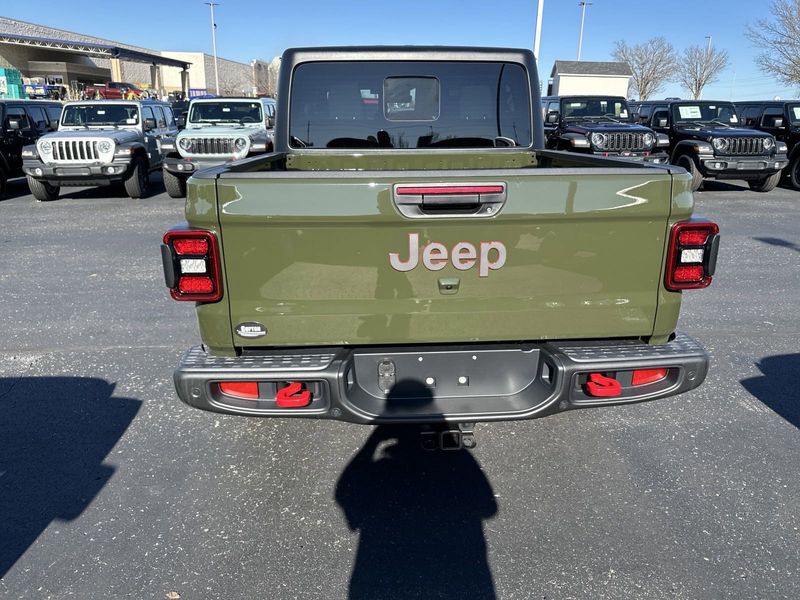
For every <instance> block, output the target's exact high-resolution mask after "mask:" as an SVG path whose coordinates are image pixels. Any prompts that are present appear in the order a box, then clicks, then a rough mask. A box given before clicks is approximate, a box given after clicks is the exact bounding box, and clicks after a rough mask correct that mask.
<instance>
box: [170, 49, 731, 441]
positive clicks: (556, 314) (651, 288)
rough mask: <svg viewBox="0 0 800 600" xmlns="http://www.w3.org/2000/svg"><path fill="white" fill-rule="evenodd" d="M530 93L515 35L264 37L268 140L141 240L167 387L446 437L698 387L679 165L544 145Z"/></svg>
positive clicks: (712, 250) (710, 267) (195, 186)
mask: <svg viewBox="0 0 800 600" xmlns="http://www.w3.org/2000/svg"><path fill="white" fill-rule="evenodd" d="M538 90H539V83H538V80H537V76H536V68H535V64H534V61H533V56H532V53H531V52H529V51H526V50H513V49H486V48H441V47H427V48H425V47H422V48H416V47H377V48H375V47H373V48H359V47H350V48H329V49H324V48H305V49H294V50H287V51H286V52H285V53H284V55H283V61H282V67H281V74H280V81H279V96H278V98H279V100H278V101H279V106H278V110H277V122H276V128H275V137H274V144H275V151H274V152H273V153H270V154H266V155H263V156H258V157H254V158H250V159H245V160H242V161H237V162H233V163H228V164H226V165H224V166H220V167H217V168H212V169H207V170H203V171H199V172H197V173H196V174H194V175H193V176H192V178H191V179H190V180H189V182H188V195H187V201H186V220H187V222H186V223H185V224H182V225H180V226H177V227H175V228H173V229H172V230H170V231H169V232H167V234H166V235H165V236H164V244H163V246H162V259H163V263H164V271H165V278H166V283H167V286H168V288H169V289H170V292H171V296H172V297H173V298H174V299H175V300H186V301H192V302H196V312H197V317H198V321H199V327H200V333H201V337H202V345H198V346H196V347H194V348H191V349H190V350H188V351H187V352H186V353H185V354H184V356H183V358H182V359H181V361H180V365H179V366H178V368H177V370H176V372H175V385H176V388H177V392H178V395H179V396H180V398H181V399H182V400H183V401H184V402H186V403H188V404H190V405H192V406H195V407H198V408H202V409H206V410H212V411H219V412H225V413H234V414H240V415H252V416H268V417H279V416H280V417H315V418H327V419H338V420H344V421H350V422H357V423H374V424H377V423H436V422H438V423H440V424H443V426H444V427H452V431H455V432H458V431H459V429H457V428H456V427H455V425H457V424H459V425H461V430H464V431H466V428H467V427H468V425H464V424H470V423H474V422H477V421H497V420H509V419H528V418H534V417H540V416H544V415H548V414H551V413H554V412H557V411H561V410H567V409H572V408H578V407H588V406H599V405H607V404H615V403H627V402H636V401H641V400H649V399H655V398H661V397H664V396H669V395H674V394H679V393H682V392H686V391H687V390H690V389H692V388H695V387H697V386H698V385H700V384H701V383H702V381H703V379H704V378H705V376H706V371H707V368H708V356H707V354H706V352H705V350H704V349H703V347H702V346H701V345H700V344H699V343H697V342H696V341H694V340H693V339H692V338H690V337H689V336H687V335H685V334H682V333H676V324H677V321H678V313H679V309H680V305H681V293H682V290H684V289H688V288H701V287H705V286H707V285H708V284H709V283H710V282H711V277H712V275H713V273H714V268H715V263H716V255H717V250H718V244H719V230H718V227H717V226H716V225H715V224H714V223H712V222H710V221H707V220H703V219H698V218H694V217H692V208H693V198H692V192H691V189H690V187H691V177H690V176H689V175H687V174H686V172H685V171H684V170H683V169H681V168H679V167H673V166H669V165H663V166H653V165H645V164H639V163H631V162H628V161H624V160H619V159H612V158H604V157H594V156H582V155H576V154H571V153H567V152H561V151H555V150H544V149H543V148H544V140H543V127H542V117H541V114H542V113H541V110H539V108H538V107H539V105H540V98H539V91H538ZM447 424H450V425H447Z"/></svg>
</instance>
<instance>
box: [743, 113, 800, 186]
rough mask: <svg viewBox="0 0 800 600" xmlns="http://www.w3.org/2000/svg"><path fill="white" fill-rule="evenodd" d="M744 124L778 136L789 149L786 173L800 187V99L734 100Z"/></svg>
mask: <svg viewBox="0 0 800 600" xmlns="http://www.w3.org/2000/svg"><path fill="white" fill-rule="evenodd" d="M734 104H735V105H736V111H737V112H738V113H739V118H740V119H741V121H742V125H743V126H744V127H749V128H752V129H758V130H759V131H764V132H766V133H769V134H771V135H773V136H775V139H776V140H777V141H778V142H783V143H784V144H786V147H787V148H788V154H789V166H788V167H787V168H786V169H784V171H783V174H784V175H785V176H786V177H787V178H788V179H789V182H790V183H791V185H792V187H793V188H794V189H796V190H800V101H798V100H791V101H788V102H787V101H782V100H763V101H757V100H753V101H747V102H735V103H734Z"/></svg>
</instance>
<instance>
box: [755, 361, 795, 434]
mask: <svg viewBox="0 0 800 600" xmlns="http://www.w3.org/2000/svg"><path fill="white" fill-rule="evenodd" d="M756 366H757V367H758V368H759V369H761V372H762V373H763V375H761V376H759V377H750V378H749V379H743V380H742V382H741V383H742V386H744V389H746V390H747V391H748V392H750V393H751V394H752V395H753V396H755V397H756V398H758V399H759V400H760V401H761V402H763V403H764V404H765V405H766V406H768V407H769V408H771V409H772V410H773V411H775V412H776V413H778V414H779V415H780V416H782V417H783V418H784V419H786V420H787V421H788V422H789V423H791V424H792V425H794V426H795V427H798V428H800V394H798V391H797V381H798V379H797V377H798V376H797V374H798V373H800V354H779V355H776V356H768V357H766V358H764V359H762V360H761V361H759V362H758V363H756Z"/></svg>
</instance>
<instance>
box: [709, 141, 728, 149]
mask: <svg viewBox="0 0 800 600" xmlns="http://www.w3.org/2000/svg"><path fill="white" fill-rule="evenodd" d="M711 145H712V146H714V150H717V151H718V152H724V151H725V150H727V149H728V140H726V139H725V138H714V139H713V140H711Z"/></svg>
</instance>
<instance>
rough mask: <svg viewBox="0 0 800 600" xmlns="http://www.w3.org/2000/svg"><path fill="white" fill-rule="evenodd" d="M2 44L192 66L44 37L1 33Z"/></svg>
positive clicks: (142, 54) (181, 67)
mask: <svg viewBox="0 0 800 600" xmlns="http://www.w3.org/2000/svg"><path fill="white" fill-rule="evenodd" d="M0 44H14V45H17V46H28V47H32V48H42V49H46V50H59V51H61V52H72V53H74V54H82V55H83V56H89V57H94V58H106V59H118V60H125V61H129V62H139V63H146V64H149V65H159V66H165V67H177V68H179V69H182V70H184V71H186V70H187V69H188V68H189V65H191V64H192V63H189V62H186V61H183V60H177V59H175V58H167V57H165V56H161V55H160V54H150V53H148V52H140V51H139V50H130V49H128V48H121V47H119V46H109V45H106V44H96V43H94V42H81V41H77V40H56V39H50V38H44V37H34V36H28V35H17V34H14V33H3V32H0Z"/></svg>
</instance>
